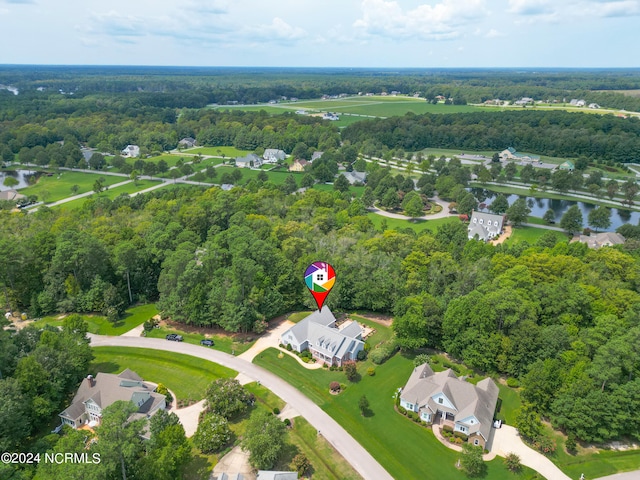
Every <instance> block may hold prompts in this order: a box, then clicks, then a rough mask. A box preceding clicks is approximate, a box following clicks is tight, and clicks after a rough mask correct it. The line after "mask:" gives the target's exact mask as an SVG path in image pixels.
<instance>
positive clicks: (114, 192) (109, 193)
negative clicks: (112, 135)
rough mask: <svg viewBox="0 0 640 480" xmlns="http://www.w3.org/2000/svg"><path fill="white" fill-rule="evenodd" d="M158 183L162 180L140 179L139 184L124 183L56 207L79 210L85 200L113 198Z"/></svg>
mask: <svg viewBox="0 0 640 480" xmlns="http://www.w3.org/2000/svg"><path fill="white" fill-rule="evenodd" d="M123 180H124V179H123ZM158 183H160V182H158V181H155V180H138V182H137V185H136V184H135V183H133V182H131V183H128V184H126V185H122V186H120V187H116V188H110V189H109V190H105V191H104V192H101V193H100V194H95V193H94V194H93V195H89V196H88V197H83V198H78V199H77V200H72V201H71V202H66V203H62V204H60V205H57V206H56V207H55V208H61V209H65V210H78V209H80V208H82V206H83V205H84V202H86V201H87V200H89V199H96V198H109V199H111V200H113V199H114V198H116V197H118V196H120V195H122V194H123V193H127V194H132V193H135V192H139V191H141V190H144V189H145V188H149V187H152V186H154V185H157V184H158Z"/></svg>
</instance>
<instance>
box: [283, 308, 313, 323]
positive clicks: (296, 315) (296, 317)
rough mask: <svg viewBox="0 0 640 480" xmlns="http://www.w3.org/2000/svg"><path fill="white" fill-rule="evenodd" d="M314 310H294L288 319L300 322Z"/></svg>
mask: <svg viewBox="0 0 640 480" xmlns="http://www.w3.org/2000/svg"><path fill="white" fill-rule="evenodd" d="M312 313H313V312H311V311H309V312H293V313H290V314H289V316H288V317H287V320H289V321H291V322H293V323H298V322H299V321H300V320H303V319H305V318H307V317H308V316H309V315H311V314H312Z"/></svg>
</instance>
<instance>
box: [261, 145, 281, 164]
mask: <svg viewBox="0 0 640 480" xmlns="http://www.w3.org/2000/svg"><path fill="white" fill-rule="evenodd" d="M286 157H287V154H286V153H284V151H283V150H278V149H276V148H267V149H266V150H265V151H264V155H262V158H263V159H264V163H278V161H282V160H284V159H285V158H286Z"/></svg>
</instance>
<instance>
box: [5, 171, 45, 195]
mask: <svg viewBox="0 0 640 480" xmlns="http://www.w3.org/2000/svg"><path fill="white" fill-rule="evenodd" d="M40 175H42V173H40V172H35V171H33V170H4V169H2V170H0V192H2V191H4V190H11V189H16V190H17V189H19V188H25V187H28V186H29V185H33V184H34V183H35V182H36V180H37V179H38V177H39V176H40ZM7 177H13V178H15V179H16V180H17V181H18V185H16V186H15V187H5V186H4V179H5V178H7Z"/></svg>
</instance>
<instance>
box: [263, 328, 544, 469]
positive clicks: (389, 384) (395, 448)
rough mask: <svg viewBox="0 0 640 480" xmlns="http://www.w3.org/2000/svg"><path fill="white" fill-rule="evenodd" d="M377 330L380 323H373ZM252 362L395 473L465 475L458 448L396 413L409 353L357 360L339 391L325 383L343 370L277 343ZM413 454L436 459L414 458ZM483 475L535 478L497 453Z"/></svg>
mask: <svg viewBox="0 0 640 480" xmlns="http://www.w3.org/2000/svg"><path fill="white" fill-rule="evenodd" d="M376 328H377V329H378V330H379V331H380V330H381V329H384V328H385V327H383V326H381V325H378V324H376ZM254 363H256V364H258V365H260V366H262V367H264V368H266V369H268V370H270V371H271V372H273V373H275V374H276V375H279V376H280V377H282V378H284V379H286V380H287V381H288V382H289V383H290V384H291V385H293V386H294V387H296V388H297V389H298V390H300V391H301V392H303V393H304V394H305V395H307V396H308V397H309V398H311V399H312V400H313V401H314V402H315V403H317V404H318V405H319V406H320V407H321V408H322V409H323V410H325V411H326V412H327V413H328V414H329V415H331V416H332V417H333V418H334V419H335V420H336V421H337V422H338V423H340V425H342V427H344V428H345V429H346V430H347V431H348V432H349V433H351V435H353V437H354V438H355V439H356V440H358V442H360V443H361V444H362V445H363V446H364V448H366V449H367V450H368V451H369V452H370V453H371V454H372V455H373V456H374V457H375V458H376V459H377V460H378V461H379V462H380V463H381V464H382V465H383V466H384V467H385V468H386V469H387V470H388V471H389V473H390V474H391V475H392V476H393V477H395V478H420V479H444V478H446V479H452V480H455V479H460V480H462V479H465V478H466V476H465V474H463V473H462V472H461V471H459V470H457V469H456V468H455V463H456V461H457V459H458V458H459V454H458V453H457V452H455V451H453V450H450V449H448V448H447V447H445V446H444V445H442V444H441V443H440V442H439V441H438V440H436V438H435V437H434V435H433V433H432V432H431V431H430V430H429V429H427V428H424V427H422V426H419V425H417V424H415V423H414V422H412V421H411V420H409V419H408V418H406V417H404V416H402V415H400V414H398V413H396V412H395V411H394V408H393V396H394V394H395V392H396V390H397V388H398V387H400V386H402V385H404V383H405V382H406V381H407V378H408V377H409V374H410V373H411V370H412V369H413V362H412V360H411V359H410V358H409V357H405V356H402V355H395V356H394V357H393V358H391V359H390V360H388V361H387V362H386V363H385V364H383V365H379V366H377V367H376V373H375V375H374V376H368V375H367V374H366V368H367V367H368V366H369V365H370V363H369V361H365V362H360V365H359V367H358V371H359V372H360V373H361V375H362V378H361V379H360V381H358V382H357V383H350V384H349V385H348V387H347V389H346V390H345V391H344V392H342V393H341V394H340V395H337V396H333V395H330V394H329V383H330V382H331V381H333V380H335V381H338V382H342V383H347V380H346V378H345V375H344V373H343V372H339V371H335V372H331V371H328V370H327V369H324V368H323V369H321V370H306V369H304V368H303V367H301V366H300V365H299V364H298V363H297V362H296V361H295V360H294V359H293V358H291V357H289V356H288V355H285V356H284V358H278V351H277V350H276V349H268V350H266V351H264V352H263V353H261V354H260V355H258V356H257V357H256V359H255V360H254ZM362 395H366V396H367V398H368V400H369V403H370V410H371V413H370V414H369V415H367V416H362V415H361V414H360V412H359V410H358V399H359V398H360V396H362ZM417 458H425V459H429V458H430V459H438V461H437V462H436V461H428V462H427V461H425V462H419V461H416V459H417ZM486 478H489V479H492V480H493V479H495V480H502V479H505V480H507V479H514V478H520V479H533V478H540V477H539V476H536V474H535V472H533V471H532V470H530V469H523V471H522V473H521V474H520V475H514V474H512V473H510V472H509V471H508V470H507V469H506V467H504V464H503V461H502V459H501V458H496V459H495V460H493V461H491V462H488V463H487V476H486Z"/></svg>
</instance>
